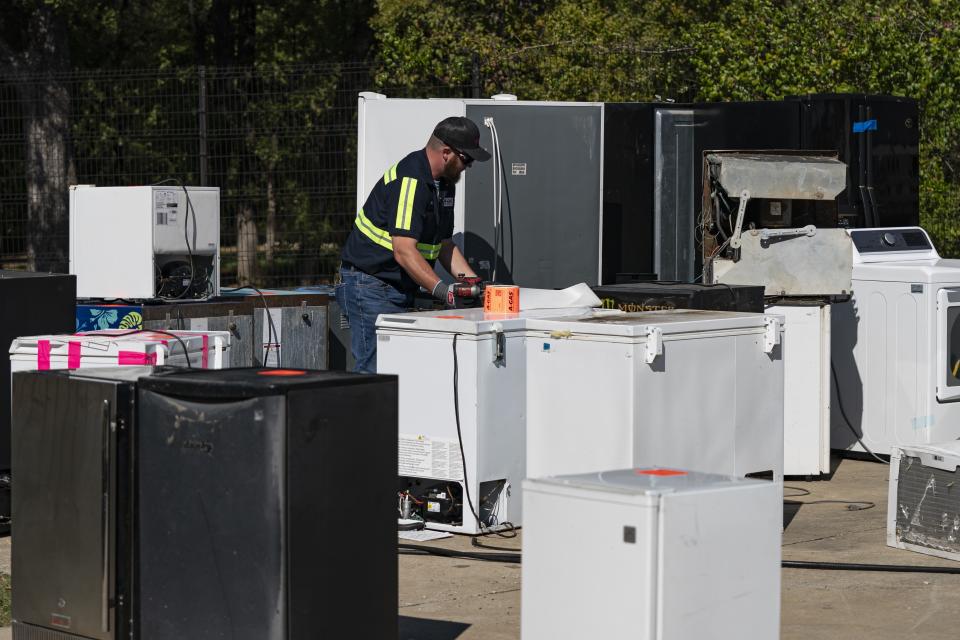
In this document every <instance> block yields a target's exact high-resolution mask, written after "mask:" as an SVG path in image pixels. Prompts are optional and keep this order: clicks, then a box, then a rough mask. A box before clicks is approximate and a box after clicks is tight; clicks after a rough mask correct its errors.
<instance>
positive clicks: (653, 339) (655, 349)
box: [643, 327, 663, 364]
mask: <svg viewBox="0 0 960 640" xmlns="http://www.w3.org/2000/svg"><path fill="white" fill-rule="evenodd" d="M661 354H663V330H662V329H660V327H650V333H648V334H647V348H646V350H645V351H644V353H643V361H644V362H646V363H647V364H653V362H654V361H655V360H656V359H657V356H659V355H661Z"/></svg>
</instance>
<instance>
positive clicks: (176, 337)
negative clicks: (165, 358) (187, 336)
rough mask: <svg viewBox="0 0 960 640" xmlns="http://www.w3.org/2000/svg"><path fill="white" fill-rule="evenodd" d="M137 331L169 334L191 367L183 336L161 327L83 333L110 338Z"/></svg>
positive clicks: (128, 334) (189, 367) (190, 367)
mask: <svg viewBox="0 0 960 640" xmlns="http://www.w3.org/2000/svg"><path fill="white" fill-rule="evenodd" d="M137 333H159V334H160V335H164V336H170V337H171V338H175V339H176V341H177V342H179V343H180V348H182V349H183V355H184V357H185V358H186V359H187V368H188V369H192V368H193V364H191V362H190V352H189V351H188V350H187V343H186V342H184V341H183V338H181V337H180V336H178V335H177V334H175V333H170V332H169V331H163V330H162V329H130V330H129V331H124V332H122V333H101V332H99V331H88V332H85V333H84V334H83V335H85V336H97V335H100V336H109V337H111V338H117V337H121V336H132V335H134V334H137ZM170 355H173V353H172V352H171V353H170Z"/></svg>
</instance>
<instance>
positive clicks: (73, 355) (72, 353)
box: [67, 342, 81, 369]
mask: <svg viewBox="0 0 960 640" xmlns="http://www.w3.org/2000/svg"><path fill="white" fill-rule="evenodd" d="M80 350H81V345H80V343H79V342H68V343H67V369H79V368H80Z"/></svg>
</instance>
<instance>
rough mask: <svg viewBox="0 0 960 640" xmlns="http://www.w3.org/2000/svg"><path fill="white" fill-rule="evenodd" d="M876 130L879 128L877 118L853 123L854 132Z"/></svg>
mask: <svg viewBox="0 0 960 640" xmlns="http://www.w3.org/2000/svg"><path fill="white" fill-rule="evenodd" d="M876 130H877V121H876V120H863V121H862V122H854V123H853V132H854V133H864V132H866V131H876Z"/></svg>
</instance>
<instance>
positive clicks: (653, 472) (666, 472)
mask: <svg viewBox="0 0 960 640" xmlns="http://www.w3.org/2000/svg"><path fill="white" fill-rule="evenodd" d="M636 474H637V475H638V476H685V475H687V472H686V471H679V470H677V469H637V470H636Z"/></svg>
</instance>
